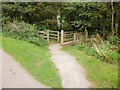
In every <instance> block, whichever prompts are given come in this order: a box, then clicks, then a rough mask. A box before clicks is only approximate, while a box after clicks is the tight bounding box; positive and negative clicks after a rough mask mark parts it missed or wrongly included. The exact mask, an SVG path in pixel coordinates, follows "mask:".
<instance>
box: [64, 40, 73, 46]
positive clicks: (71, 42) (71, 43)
mask: <svg viewBox="0 0 120 90" xmlns="http://www.w3.org/2000/svg"><path fill="white" fill-rule="evenodd" d="M73 44H74V41H69V42H64V43H63V45H73Z"/></svg>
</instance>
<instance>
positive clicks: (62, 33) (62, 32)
mask: <svg viewBox="0 0 120 90" xmlns="http://www.w3.org/2000/svg"><path fill="white" fill-rule="evenodd" d="M63 35H64V31H63V30H61V45H63V43H64V41H63Z"/></svg>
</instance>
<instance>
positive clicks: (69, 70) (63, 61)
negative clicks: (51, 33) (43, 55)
mask: <svg viewBox="0 0 120 90" xmlns="http://www.w3.org/2000/svg"><path fill="white" fill-rule="evenodd" d="M60 48H61V46H60V44H53V45H50V46H49V49H50V50H51V51H50V52H51V53H52V57H51V58H52V60H53V62H54V63H55V65H56V67H57V68H58V71H59V74H60V77H61V79H62V85H63V87H64V88H89V87H90V85H91V84H90V82H89V81H88V80H87V79H86V77H85V70H84V68H83V67H82V66H81V65H80V64H78V62H77V60H76V59H75V57H74V56H71V55H70V54H68V53H66V52H64V51H61V50H60Z"/></svg>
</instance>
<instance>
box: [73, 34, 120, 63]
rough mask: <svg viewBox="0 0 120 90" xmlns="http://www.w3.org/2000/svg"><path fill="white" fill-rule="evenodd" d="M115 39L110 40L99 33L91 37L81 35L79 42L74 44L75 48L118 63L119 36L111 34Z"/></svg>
mask: <svg viewBox="0 0 120 90" xmlns="http://www.w3.org/2000/svg"><path fill="white" fill-rule="evenodd" d="M111 37H113V38H115V39H110V36H108V37H107V39H108V40H105V39H102V38H101V37H100V36H99V34H96V35H92V36H91V37H86V35H85V36H83V35H81V36H80V41H79V43H77V44H75V45H74V48H76V49H78V50H80V51H83V52H85V53H86V54H88V55H90V56H95V57H96V58H98V59H100V60H102V61H104V62H106V63H116V64H117V63H118V60H119V58H120V54H119V48H118V43H119V40H118V37H117V36H111Z"/></svg>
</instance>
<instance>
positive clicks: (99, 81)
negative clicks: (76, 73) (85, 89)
mask: <svg viewBox="0 0 120 90" xmlns="http://www.w3.org/2000/svg"><path fill="white" fill-rule="evenodd" d="M63 50H64V51H66V52H68V53H70V54H71V55H74V56H75V57H76V59H77V60H78V62H79V63H80V64H81V65H83V67H84V68H85V69H86V71H87V78H88V80H90V81H91V82H92V86H91V87H93V88H117V87H118V67H117V65H113V64H106V63H104V62H102V61H100V60H99V59H96V58H95V57H91V56H88V55H87V54H85V53H83V52H80V50H78V49H76V48H74V46H65V47H63Z"/></svg>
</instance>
